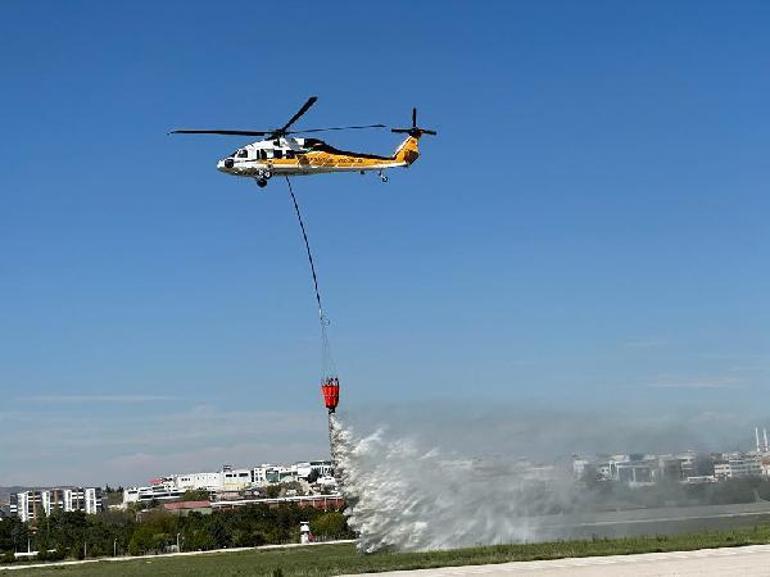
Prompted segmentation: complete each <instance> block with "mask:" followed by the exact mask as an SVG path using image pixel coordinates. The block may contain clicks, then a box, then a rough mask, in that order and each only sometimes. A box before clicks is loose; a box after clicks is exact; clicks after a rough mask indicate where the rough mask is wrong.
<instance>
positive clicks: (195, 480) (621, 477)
mask: <svg viewBox="0 0 770 577" xmlns="http://www.w3.org/2000/svg"><path fill="white" fill-rule="evenodd" d="M754 439H755V449H754V450H752V451H735V452H715V453H702V452H695V451H686V452H683V453H676V454H633V453H632V454H613V455H595V456H590V457H586V456H580V455H575V456H573V458H572V471H571V474H572V476H573V478H574V479H575V480H576V481H581V482H586V483H617V484H621V485H624V486H627V487H630V488H641V487H648V486H653V485H656V484H659V483H677V484H683V485H698V484H717V483H721V482H725V481H727V480H729V479H740V478H749V477H753V478H766V479H770V444H768V435H767V430H766V429H762V431H761V432H760V430H759V428H755V429H754ZM560 471H561V472H563V467H562V468H561V469H559V468H558V467H557V466H556V465H543V464H540V465H533V464H528V465H526V467H525V470H524V473H525V475H526V476H527V477H528V478H530V479H540V480H547V479H549V478H552V477H555V476H557V475H559V474H560ZM333 472H334V471H333V464H332V462H331V461H329V460H319V461H304V462H298V463H294V464H290V465H275V464H262V465H258V466H253V467H246V468H235V467H232V466H230V465H223V466H222V467H221V468H220V469H219V470H218V471H208V472H194V473H174V474H169V475H165V476H161V477H157V478H154V479H151V480H150V482H149V483H148V484H147V485H144V486H131V487H126V488H121V490H120V491H117V492H116V491H110V495H109V496H108V495H106V494H105V493H106V490H105V489H102V488H100V487H55V488H39V489H26V490H23V491H17V492H14V493H12V494H11V495H10V498H9V502H8V503H7V504H5V505H4V506H3V507H1V508H0V519H1V518H2V517H3V516H7V515H11V516H16V517H18V518H19V519H20V520H21V521H23V522H33V521H35V519H36V518H37V517H39V516H41V515H42V514H45V515H46V516H48V515H51V513H52V512H54V511H56V510H61V511H65V512H68V511H83V512H85V513H86V514H89V515H90V514H95V513H98V512H100V511H104V510H106V509H119V510H126V509H128V508H130V507H134V508H136V509H137V510H139V511H141V510H144V509H151V508H156V507H157V508H161V509H165V510H167V511H173V512H176V513H180V514H185V513H188V512H190V511H197V512H203V513H206V512H211V511H213V510H216V509H229V508H235V507H240V506H244V505H249V504H256V503H266V504H268V505H270V504H278V503H297V504H299V505H300V506H303V507H315V508H321V509H323V510H327V509H339V508H341V507H342V506H343V505H344V501H343V497H342V495H341V494H340V492H339V490H338V489H339V488H338V486H337V481H336V480H335V478H334V476H333ZM108 497H109V498H108Z"/></svg>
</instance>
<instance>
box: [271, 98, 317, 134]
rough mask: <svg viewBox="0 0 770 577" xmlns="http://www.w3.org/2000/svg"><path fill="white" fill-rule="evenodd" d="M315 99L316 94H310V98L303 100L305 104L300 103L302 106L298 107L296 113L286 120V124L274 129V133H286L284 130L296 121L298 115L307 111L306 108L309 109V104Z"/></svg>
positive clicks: (313, 102) (311, 104)
mask: <svg viewBox="0 0 770 577" xmlns="http://www.w3.org/2000/svg"><path fill="white" fill-rule="evenodd" d="M316 100H318V97H317V96H311V97H310V98H308V99H307V102H305V104H303V105H302V108H300V109H299V110H298V111H297V113H296V114H295V115H294V116H292V117H291V119H289V122H287V123H286V124H284V125H283V127H281V128H279V129H278V130H276V131H275V133H278V134H286V130H288V128H289V127H290V126H291V125H292V124H294V123H295V122H297V120H298V119H299V118H300V117H301V116H302V115H303V114H305V113H306V112H307V111H308V109H309V108H310V107H311V106H313V104H315V101H316Z"/></svg>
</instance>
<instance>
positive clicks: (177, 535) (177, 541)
mask: <svg viewBox="0 0 770 577" xmlns="http://www.w3.org/2000/svg"><path fill="white" fill-rule="evenodd" d="M180 535H181V533H177V534H176V552H177V553H180V552H181V551H182V549H181V548H180V547H179V536H180Z"/></svg>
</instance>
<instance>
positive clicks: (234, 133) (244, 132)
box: [169, 128, 270, 136]
mask: <svg viewBox="0 0 770 577" xmlns="http://www.w3.org/2000/svg"><path fill="white" fill-rule="evenodd" d="M169 134H222V135H225V136H264V135H265V134H270V132H267V131H264V130H218V129H215V130H208V129H204V130H200V129H197V128H196V129H191V128H184V129H180V130H172V131H171V132H169Z"/></svg>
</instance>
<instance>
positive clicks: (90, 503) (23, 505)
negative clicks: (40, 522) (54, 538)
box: [10, 487, 102, 522]
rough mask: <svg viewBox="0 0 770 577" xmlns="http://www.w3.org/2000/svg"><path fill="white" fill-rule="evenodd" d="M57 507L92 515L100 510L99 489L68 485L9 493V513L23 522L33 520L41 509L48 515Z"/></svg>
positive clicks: (100, 496) (66, 510) (100, 497)
mask: <svg viewBox="0 0 770 577" xmlns="http://www.w3.org/2000/svg"><path fill="white" fill-rule="evenodd" d="M57 509H60V510H62V511H65V512H70V511H83V512H85V513H86V514H87V515H93V514H95V513H97V512H99V511H101V510H102V494H101V489H99V488H97V487H69V488H66V489H59V488H57V489H41V490H35V491H23V492H21V493H16V494H15V495H11V505H10V511H11V514H12V515H17V516H18V517H19V518H20V519H21V520H22V521H24V522H27V521H32V520H34V519H35V518H36V517H37V515H38V514H39V512H41V511H42V512H44V513H45V514H46V515H50V514H51V512H52V511H54V510H57Z"/></svg>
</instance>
